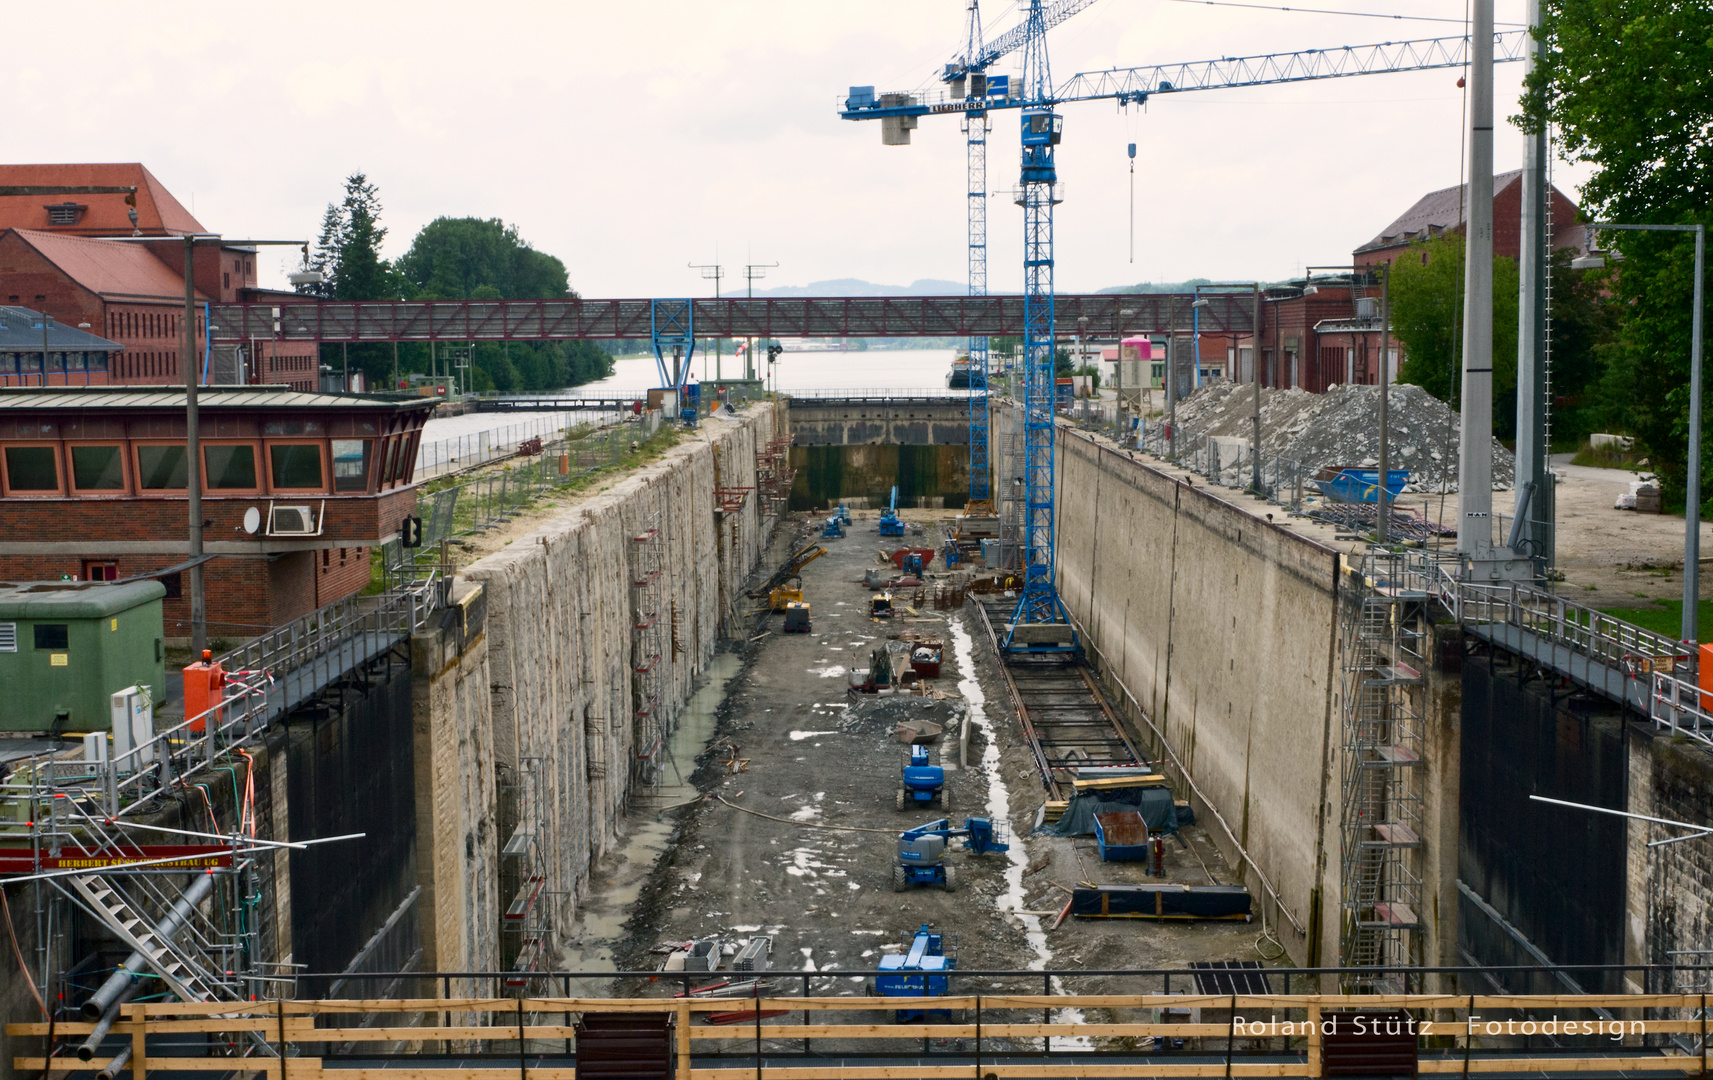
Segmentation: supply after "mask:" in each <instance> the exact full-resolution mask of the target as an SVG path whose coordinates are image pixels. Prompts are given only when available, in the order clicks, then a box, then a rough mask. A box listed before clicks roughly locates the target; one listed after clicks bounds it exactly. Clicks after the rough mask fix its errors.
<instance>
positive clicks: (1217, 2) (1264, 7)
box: [1171, 0, 1528, 27]
mask: <svg viewBox="0 0 1713 1080" xmlns="http://www.w3.org/2000/svg"><path fill="white" fill-rule="evenodd" d="M1171 2H1172V3H1174V4H1197V5H1200V6H1204V7H1231V8H1249V9H1251V10H1254V11H1289V12H1292V13H1294V14H1300V15H1350V16H1353V17H1355V18H1358V19H1396V20H1399V21H1401V22H1438V23H1461V22H1464V20H1463V19H1448V18H1444V17H1442V16H1437V15H1390V14H1386V13H1383V12H1378V11H1332V10H1330V9H1327V8H1305V7H1281V6H1279V5H1277V4H1243V3H1238V2H1237V0H1171ZM1493 25H1494V26H1519V27H1520V26H1527V25H1528V24H1527V23H1514V22H1495V23H1494V24H1493Z"/></svg>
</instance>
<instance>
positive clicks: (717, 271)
mask: <svg viewBox="0 0 1713 1080" xmlns="http://www.w3.org/2000/svg"><path fill="white" fill-rule="evenodd" d="M714 257H715V258H716V259H717V258H719V255H718V254H716V255H715V256H714ZM685 265H687V266H689V267H690V269H692V270H700V271H702V280H704V281H712V282H713V283H714V299H715V300H718V299H719V298H720V279H721V278H722V277H725V275H726V269H725V267H723V266H721V265H719V264H718V263H706V264H703V263H686V264H685ZM720 344H721V342H720V339H719V338H715V339H714V381H715V382H719V381H720ZM707 374H708V368H707V361H703V366H702V375H703V377H704V378H705V377H706V376H707Z"/></svg>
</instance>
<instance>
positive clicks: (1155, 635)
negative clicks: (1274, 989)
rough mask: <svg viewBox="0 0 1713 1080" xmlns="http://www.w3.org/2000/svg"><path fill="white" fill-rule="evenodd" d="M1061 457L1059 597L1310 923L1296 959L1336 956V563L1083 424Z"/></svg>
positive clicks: (1289, 935) (1326, 551) (1067, 435)
mask: <svg viewBox="0 0 1713 1080" xmlns="http://www.w3.org/2000/svg"><path fill="white" fill-rule="evenodd" d="M1057 457H1058V461H1057V470H1058V478H1059V493H1060V494H1059V501H1058V514H1059V519H1058V574H1059V589H1060V595H1061V596H1062V597H1063V599H1064V602H1065V605H1066V607H1067V608H1068V609H1069V610H1070V612H1071V615H1072V617H1073V618H1074V619H1075V620H1076V621H1077V622H1078V623H1080V624H1081V627H1082V628H1083V630H1084V632H1085V634H1086V637H1087V643H1088V644H1089V645H1090V646H1092V648H1091V649H1090V652H1091V654H1095V655H1097V656H1098V658H1099V660H1100V662H1101V665H1102V668H1103V676H1104V677H1105V678H1107V679H1108V680H1109V681H1112V682H1116V683H1117V684H1119V685H1120V686H1121V687H1122V688H1123V689H1124V690H1125V691H1126V692H1127V693H1128V695H1129V696H1130V697H1131V698H1132V699H1133V700H1134V702H1135V705H1136V707H1138V708H1140V710H1142V711H1143V712H1144V713H1146V714H1147V716H1148V717H1149V718H1151V719H1152V720H1153V721H1154V723H1155V724H1156V725H1158V726H1159V728H1160V729H1161V730H1162V731H1163V732H1164V733H1165V735H1166V738H1167V739H1168V740H1169V741H1170V743H1171V745H1172V747H1173V749H1174V750H1175V751H1176V753H1177V755H1178V757H1179V758H1180V760H1182V761H1183V763H1184V766H1185V768H1187V769H1188V770H1189V772H1190V774H1191V776H1193V777H1194V779H1195V782H1196V784H1197V785H1198V786H1199V787H1200V788H1201V790H1202V791H1203V792H1204V793H1205V795H1206V797H1207V799H1208V800H1210V801H1211V802H1212V803H1213V804H1214V805H1215V806H1216V807H1217V808H1218V809H1219V811H1220V813H1221V814H1222V815H1223V816H1224V817H1225V820H1226V821H1227V822H1228V823H1229V824H1230V825H1231V828H1232V829H1233V831H1234V832H1235V833H1236V835H1237V839H1238V842H1239V843H1241V844H1242V845H1243V846H1244V847H1245V849H1246V850H1247V851H1248V853H1249V855H1250V857H1251V858H1253V859H1254V860H1255V861H1256V863H1257V864H1258V865H1259V866H1261V867H1262V869H1263V870H1264V871H1265V873H1266V874H1267V876H1268V878H1269V879H1270V880H1271V881H1272V882H1273V883H1274V885H1275V886H1276V887H1277V888H1278V890H1279V893H1280V897H1281V901H1282V903H1283V905H1284V906H1285V907H1286V908H1288V909H1289V910H1290V912H1291V913H1292V915H1293V916H1294V917H1295V919H1296V920H1297V921H1298V922H1299V923H1301V924H1302V925H1303V926H1304V927H1305V929H1306V930H1307V933H1304V934H1298V933H1297V932H1296V931H1295V930H1293V928H1292V926H1291V924H1290V921H1289V920H1287V919H1283V918H1279V919H1278V929H1277V931H1276V932H1277V934H1278V937H1279V940H1280V941H1281V942H1283V943H1284V945H1285V946H1286V948H1287V949H1288V950H1289V951H1290V954H1291V956H1292V958H1293V959H1294V960H1296V961H1298V962H1301V963H1311V964H1330V963H1335V962H1336V961H1337V957H1338V940H1339V926H1338V896H1339V881H1338V873H1339V867H1338V852H1339V833H1338V815H1339V808H1338V798H1339V795H1338V763H1337V741H1338V738H1339V727H1338V725H1339V723H1340V717H1339V715H1338V713H1337V706H1336V691H1337V678H1338V676H1337V668H1336V661H1337V649H1338V637H1337V632H1338V617H1337V611H1338V586H1337V581H1336V575H1337V569H1336V567H1337V553H1336V552H1334V551H1333V550H1332V549H1330V548H1328V547H1325V546H1324V545H1321V544H1319V543H1316V542H1314V541H1312V540H1308V539H1306V538H1304V537H1301V536H1298V535H1295V534H1292V533H1289V532H1287V531H1285V530H1283V529H1277V528H1274V527H1272V526H1270V525H1269V524H1268V523H1267V522H1266V521H1265V520H1264V519H1261V518H1258V517H1255V516H1253V515H1252V514H1250V513H1249V512H1247V511H1246V510H1243V509H1240V508H1239V507H1236V506H1233V505H1231V504H1228V503H1226V502H1223V501H1221V500H1220V499H1218V498H1215V497H1213V496H1212V495H1210V494H1208V493H1207V492H1205V491H1203V490H1202V489H1201V488H1199V487H1192V486H1190V485H1187V484H1184V483H1180V482H1178V481H1177V480H1175V479H1173V478H1172V477H1170V476H1167V475H1166V474H1164V473H1162V472H1159V471H1157V470H1155V469H1153V468H1151V467H1149V466H1147V465H1144V464H1142V463H1140V462H1138V461H1135V460H1132V459H1131V458H1130V457H1129V456H1128V455H1126V454H1125V453H1123V452H1121V451H1118V450H1116V449H1114V448H1112V447H1111V446H1108V445H1104V444H1101V443H1097V442H1096V441H1095V440H1093V439H1091V438H1089V437H1088V436H1086V435H1084V434H1082V433H1080V432H1075V431H1071V430H1068V429H1066V428H1060V430H1059V439H1058V455H1057ZM1135 719H1137V718H1136V717H1134V716H1132V720H1135ZM1137 726H1138V728H1139V730H1138V732H1137V734H1138V735H1140V736H1143V737H1144V739H1145V741H1146V742H1148V743H1153V742H1154V740H1152V739H1149V738H1147V735H1148V730H1147V728H1146V726H1145V725H1140V724H1139V725H1137ZM1187 795H1188V793H1187V792H1184V791H1180V792H1179V796H1180V797H1187ZM1197 811H1198V813H1205V811H1206V808H1205V807H1197ZM1204 823H1205V824H1206V825H1207V827H1208V833H1209V835H1210V836H1212V837H1213V838H1214V840H1215V841H1216V842H1217V843H1219V844H1220V845H1221V846H1222V847H1229V842H1228V841H1227V840H1226V838H1225V836H1224V835H1223V831H1222V830H1221V829H1220V828H1218V826H1217V825H1216V824H1215V823H1213V822H1211V821H1208V822H1204ZM1227 855H1228V856H1235V853H1234V852H1230V851H1228V852H1227ZM1248 884H1249V886H1250V888H1251V889H1252V890H1254V891H1256V893H1257V903H1256V908H1257V911H1261V910H1263V909H1266V908H1270V905H1271V901H1270V900H1268V899H1267V898H1266V897H1265V896H1264V895H1262V894H1261V892H1260V882H1259V881H1258V880H1257V879H1256V877H1255V875H1254V874H1253V873H1250V874H1248ZM1267 914H1268V917H1269V921H1270V922H1271V921H1272V920H1273V918H1274V914H1275V913H1273V912H1272V911H1270V910H1269V911H1268V912H1267Z"/></svg>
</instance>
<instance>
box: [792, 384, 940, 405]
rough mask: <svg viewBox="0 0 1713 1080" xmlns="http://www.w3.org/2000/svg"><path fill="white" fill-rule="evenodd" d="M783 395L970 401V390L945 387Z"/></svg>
mask: <svg viewBox="0 0 1713 1080" xmlns="http://www.w3.org/2000/svg"><path fill="white" fill-rule="evenodd" d="M781 393H782V394H783V395H784V396H786V397H789V398H790V399H791V400H793V401H874V402H882V401H934V402H946V401H957V402H964V401H968V400H969V396H970V393H969V391H968V390H964V389H957V390H948V389H946V388H945V387H938V388H935V387H916V388H910V389H895V390H886V389H877V388H875V387H872V386H858V387H851V388H848V389H842V390H841V389H819V390H784V391H781Z"/></svg>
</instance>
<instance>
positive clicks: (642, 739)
mask: <svg viewBox="0 0 1713 1080" xmlns="http://www.w3.org/2000/svg"><path fill="white" fill-rule="evenodd" d="M661 565H662V563H661V539H660V515H659V514H658V513H657V514H655V515H654V516H653V517H651V518H650V519H649V524H648V528H647V529H644V530H643V531H642V532H640V533H638V534H637V535H635V536H633V537H631V589H630V605H631V718H632V726H633V731H632V739H633V743H632V745H633V746H635V747H636V750H635V752H634V753H633V754H632V756H631V776H630V790H631V792H632V793H635V792H638V791H641V790H644V789H652V788H658V787H659V786H660V783H661V777H662V773H663V771H664V770H663V767H662V766H663V757H664V754H663V749H664V747H665V745H666V737H667V735H668V734H670V733H669V732H668V731H667V725H666V717H665V716H664V714H663V711H662V710H663V708H664V700H665V695H664V693H663V692H662V688H663V686H664V685H665V670H664V667H665V663H666V659H665V656H664V653H665V649H664V647H663V644H662V639H661V625H660V618H661V581H660V579H661Z"/></svg>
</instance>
